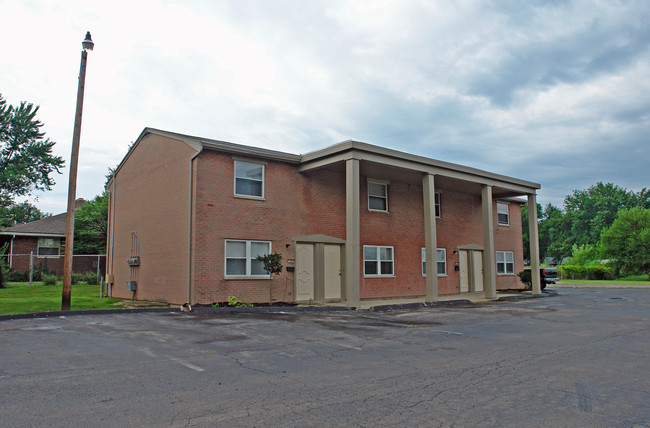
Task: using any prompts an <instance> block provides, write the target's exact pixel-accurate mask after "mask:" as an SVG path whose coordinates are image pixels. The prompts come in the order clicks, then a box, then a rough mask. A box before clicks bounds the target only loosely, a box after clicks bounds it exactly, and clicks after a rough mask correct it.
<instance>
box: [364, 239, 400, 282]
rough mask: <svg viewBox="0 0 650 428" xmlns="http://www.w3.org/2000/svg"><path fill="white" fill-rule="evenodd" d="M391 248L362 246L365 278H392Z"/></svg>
mask: <svg viewBox="0 0 650 428" xmlns="http://www.w3.org/2000/svg"><path fill="white" fill-rule="evenodd" d="M393 265H394V262H393V247H380V246H376V245H364V246H363V274H364V275H365V276H393V275H394V267H393Z"/></svg>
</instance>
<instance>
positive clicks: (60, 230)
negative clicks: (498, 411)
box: [0, 213, 68, 238]
mask: <svg viewBox="0 0 650 428" xmlns="http://www.w3.org/2000/svg"><path fill="white" fill-rule="evenodd" d="M67 217H68V214H67V213H63V214H57V215H53V216H50V217H45V218H42V219H40V220H36V221H32V222H30V223H25V224H17V225H16V226H12V227H7V228H5V229H2V231H0V235H16V236H52V237H61V238H65V222H66V219H67Z"/></svg>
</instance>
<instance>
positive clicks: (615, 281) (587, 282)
mask: <svg viewBox="0 0 650 428" xmlns="http://www.w3.org/2000/svg"><path fill="white" fill-rule="evenodd" d="M637 276H640V277H641V278H645V279H635V278H636V276H635V277H632V279H629V278H630V277H626V278H621V279H611V280H595V279H563V280H561V281H559V282H558V284H560V285H562V284H577V285H590V284H592V285H647V286H648V287H650V281H648V277H647V276H645V275H637Z"/></svg>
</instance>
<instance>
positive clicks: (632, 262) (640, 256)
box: [600, 207, 650, 275]
mask: <svg viewBox="0 0 650 428" xmlns="http://www.w3.org/2000/svg"><path fill="white" fill-rule="evenodd" d="M600 245H601V248H602V252H603V255H604V256H605V257H608V258H611V259H612V260H613V263H614V266H615V267H616V271H617V273H619V274H623V275H636V274H648V275H650V209H648V208H642V207H636V208H632V209H625V210H621V211H620V212H619V213H618V215H617V217H616V220H615V221H614V222H613V224H612V226H611V227H610V228H608V229H607V230H605V231H604V232H603V234H602V236H601V241H600Z"/></svg>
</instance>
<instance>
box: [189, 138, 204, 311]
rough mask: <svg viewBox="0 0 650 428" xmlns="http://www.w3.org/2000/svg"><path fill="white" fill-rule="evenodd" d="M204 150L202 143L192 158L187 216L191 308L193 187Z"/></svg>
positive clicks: (190, 302)
mask: <svg viewBox="0 0 650 428" xmlns="http://www.w3.org/2000/svg"><path fill="white" fill-rule="evenodd" d="M202 151H203V144H201V148H200V149H199V150H198V151H197V152H196V154H195V155H194V156H192V157H191V158H190V183H189V184H190V192H189V206H188V207H187V208H188V210H187V211H188V216H187V222H188V233H187V305H188V307H189V309H190V310H192V309H191V308H192V306H191V305H192V227H193V224H192V213H193V209H192V204H193V202H194V200H193V197H192V195H193V193H192V191H193V189H194V159H196V157H197V156H198V155H199V154H201V152H202Z"/></svg>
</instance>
